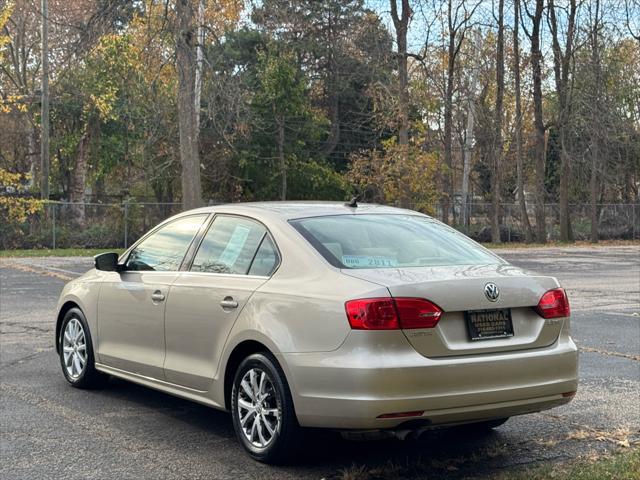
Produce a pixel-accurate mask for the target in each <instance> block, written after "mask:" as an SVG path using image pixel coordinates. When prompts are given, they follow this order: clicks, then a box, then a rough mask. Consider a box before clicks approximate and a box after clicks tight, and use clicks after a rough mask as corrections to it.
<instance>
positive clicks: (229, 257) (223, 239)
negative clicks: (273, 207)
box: [191, 216, 267, 275]
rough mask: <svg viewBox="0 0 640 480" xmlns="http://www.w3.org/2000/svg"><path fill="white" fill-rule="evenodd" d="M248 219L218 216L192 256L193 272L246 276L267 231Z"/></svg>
mask: <svg viewBox="0 0 640 480" xmlns="http://www.w3.org/2000/svg"><path fill="white" fill-rule="evenodd" d="M266 232H267V231H266V229H265V227H264V226H262V225H261V224H260V223H258V222H255V221H253V220H249V219H247V218H241V217H231V216H217V217H216V218H215V220H214V221H213V224H212V225H211V228H209V231H208V232H207V234H206V235H205V237H204V239H203V240H202V243H201V244H200V248H199V249H198V253H196V256H195V258H194V259H193V265H192V266H191V271H192V272H207V273H229V274H236V275H246V274H247V272H248V271H249V267H250V266H251V262H252V261H253V258H254V256H255V254H256V250H257V249H258V246H259V245H260V243H261V242H262V239H263V238H264V236H265V234H266Z"/></svg>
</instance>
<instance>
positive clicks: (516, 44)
mask: <svg viewBox="0 0 640 480" xmlns="http://www.w3.org/2000/svg"><path fill="white" fill-rule="evenodd" d="M519 25H520V0H514V2H513V77H514V90H515V91H514V95H515V103H516V105H515V107H516V111H515V133H514V137H515V138H514V140H515V142H514V143H515V154H516V171H517V197H518V206H519V208H520V218H522V224H523V226H524V238H525V241H526V242H527V243H531V242H532V241H533V231H532V230H531V222H529V214H528V213H527V203H526V199H525V196H524V184H525V182H524V180H525V178H524V164H523V163H524V162H523V158H522V92H521V87H520V36H519V28H518V27H519Z"/></svg>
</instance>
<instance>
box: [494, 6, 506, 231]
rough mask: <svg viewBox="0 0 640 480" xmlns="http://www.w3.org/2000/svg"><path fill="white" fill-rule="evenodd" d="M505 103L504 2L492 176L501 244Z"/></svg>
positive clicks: (500, 15) (500, 18) (500, 8)
mask: <svg viewBox="0 0 640 480" xmlns="http://www.w3.org/2000/svg"><path fill="white" fill-rule="evenodd" d="M503 101H504V0H499V2H498V45H497V49H496V109H495V112H494V114H495V117H494V121H493V128H494V142H493V162H492V166H493V169H492V170H493V171H492V175H491V201H492V203H493V209H492V217H491V240H492V241H493V243H500V241H501V239H500V166H501V165H500V164H501V163H502V114H503Z"/></svg>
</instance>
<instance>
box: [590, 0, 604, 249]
mask: <svg viewBox="0 0 640 480" xmlns="http://www.w3.org/2000/svg"><path fill="white" fill-rule="evenodd" d="M591 17H592V18H591V25H590V27H591V28H590V29H589V44H590V47H591V70H592V75H593V85H594V87H595V88H594V91H593V103H592V104H591V106H590V107H591V108H590V111H591V125H592V127H591V148H590V150H591V152H590V153H591V173H590V176H589V196H590V200H591V201H590V217H591V232H590V239H591V241H592V242H594V243H596V242H597V241H598V239H599V236H600V234H599V231H598V230H599V228H598V226H599V225H598V224H599V222H598V192H599V190H600V188H599V182H598V177H599V170H600V167H601V161H600V135H601V132H600V128H601V126H600V122H599V115H601V114H602V111H603V110H604V108H603V105H602V81H603V75H602V62H601V53H600V48H601V47H600V30H601V28H602V11H601V8H600V0H595V2H594V4H593V8H592V9H591Z"/></svg>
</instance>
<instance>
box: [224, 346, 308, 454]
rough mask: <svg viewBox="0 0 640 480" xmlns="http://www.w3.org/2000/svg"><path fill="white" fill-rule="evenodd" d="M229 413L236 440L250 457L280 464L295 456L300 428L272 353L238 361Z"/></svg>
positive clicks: (283, 379)
mask: <svg viewBox="0 0 640 480" xmlns="http://www.w3.org/2000/svg"><path fill="white" fill-rule="evenodd" d="M231 416H232V418H233V428H234V430H235V432H236V436H237V437H238V441H239V442H240V443H241V444H242V446H243V447H244V449H245V450H246V451H247V453H248V454H249V455H250V456H251V457H252V458H253V459H255V460H257V461H259V462H263V463H269V464H281V463H287V462H289V461H291V460H293V459H294V458H295V456H296V454H297V453H298V451H299V447H300V440H301V436H302V429H301V428H300V426H299V425H298V420H297V418H296V414H295V410H294V407H293V400H292V398H291V391H290V390H289V385H288V384H287V380H286V378H285V375H284V372H283V371H282V368H281V367H280V365H279V364H278V362H277V360H276V359H275V358H274V357H273V356H272V355H271V354H269V353H266V352H265V353H254V354H252V355H249V356H248V357H247V358H245V359H244V360H243V361H242V363H241V364H240V365H239V367H238V369H237V371H236V373H235V376H234V380H233V388H232V391H231Z"/></svg>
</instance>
